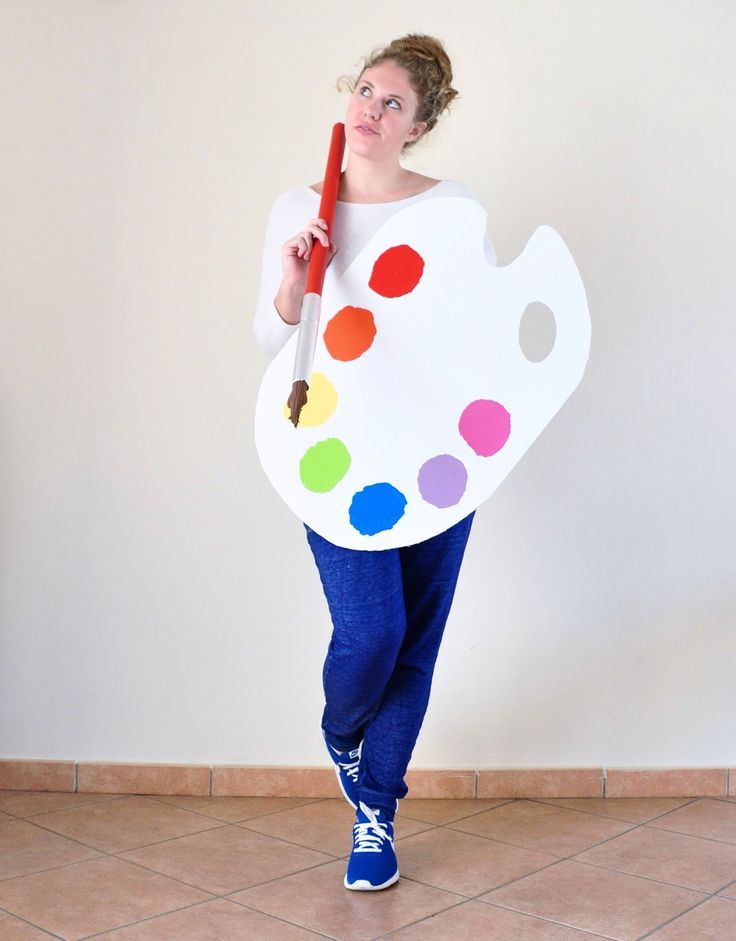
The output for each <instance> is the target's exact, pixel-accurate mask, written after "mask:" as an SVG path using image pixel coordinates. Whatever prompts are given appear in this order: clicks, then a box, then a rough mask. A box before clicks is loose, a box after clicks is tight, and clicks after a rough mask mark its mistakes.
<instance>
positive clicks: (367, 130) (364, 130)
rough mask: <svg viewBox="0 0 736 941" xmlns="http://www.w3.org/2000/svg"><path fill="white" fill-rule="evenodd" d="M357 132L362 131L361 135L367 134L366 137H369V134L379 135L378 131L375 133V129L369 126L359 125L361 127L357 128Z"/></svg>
mask: <svg viewBox="0 0 736 941" xmlns="http://www.w3.org/2000/svg"><path fill="white" fill-rule="evenodd" d="M355 130H356V131H360V133H361V134H365V135H366V137H367V136H368V135H369V134H376V133H378V132H377V131H374V130H373V128H371V127H368V125H367V124H359V125H358V126H357V127H356V128H355Z"/></svg>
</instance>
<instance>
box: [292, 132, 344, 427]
mask: <svg viewBox="0 0 736 941" xmlns="http://www.w3.org/2000/svg"><path fill="white" fill-rule="evenodd" d="M344 150H345V125H344V124H336V125H335V126H334V127H333V128H332V138H331V140H330V152H329V154H328V156H327V169H326V170H325V178H324V182H323V183H322V199H321V200H320V204H319V216H320V218H321V219H324V220H325V222H326V223H327V235H328V240H329V236H330V235H331V233H332V219H333V217H334V215H335V203H336V202H337V193H338V190H339V188H340V172H341V170H342V156H343V152H344ZM328 256H329V247H325V246H324V245H323V244H322V242H320V240H319V239H318V238H314V239H313V240H312V254H311V256H310V258H309V268H308V269H307V283H306V286H305V288H304V299H303V300H302V309H301V315H300V317H299V337H298V340H297V347H296V356H295V358H294V376H293V380H292V386H291V395H290V396H289V401H288V405H289V409H290V412H291V414H290V416H289V418H290V420H291V422H292V423H293V425H294V427H295V428H296V426H297V425H298V423H299V415H300V414H301V410H302V408H303V407H304V406H305V404H306V402H307V389H308V388H309V385H308V382H307V380H308V379H309V378H310V376H311V374H312V363H313V362H314V350H315V347H316V346H317V332H318V329H319V313H320V306H321V303H322V285H323V283H324V280H325V269H326V268H327V259H328Z"/></svg>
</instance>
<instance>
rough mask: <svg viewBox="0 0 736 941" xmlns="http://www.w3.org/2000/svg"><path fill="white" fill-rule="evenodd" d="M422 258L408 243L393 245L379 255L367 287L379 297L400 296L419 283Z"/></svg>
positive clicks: (422, 269) (422, 267)
mask: <svg viewBox="0 0 736 941" xmlns="http://www.w3.org/2000/svg"><path fill="white" fill-rule="evenodd" d="M423 271H424V259H423V258H422V256H421V255H420V254H419V253H418V252H415V251H414V249H413V248H410V246H409V245H394V246H393V248H387V249H386V251H385V252H384V253H383V254H382V255H379V256H378V258H377V259H376V263H375V264H374V265H373V272H372V273H371V279H370V281H369V282H368V287H369V288H371V289H372V290H373V291H375V292H376V294H380V295H381V297H401V296H402V294H408V293H409V292H410V291H413V290H414V288H415V287H416V286H417V284H419V279H420V278H421V277H422V272H423Z"/></svg>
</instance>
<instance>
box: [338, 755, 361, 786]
mask: <svg viewBox="0 0 736 941" xmlns="http://www.w3.org/2000/svg"><path fill="white" fill-rule="evenodd" d="M350 754H351V755H358V757H357V758H356V760H355V761H338V764H339V765H340V767H341V768H342V770H343V771H344V772H345V774H347V776H348V777H349V778H351V779H352V781H353V783H354V784H357V783H358V766H359V765H360V755H359V752H358V749H357V748H356V749H354V750H353V751H351V752H350Z"/></svg>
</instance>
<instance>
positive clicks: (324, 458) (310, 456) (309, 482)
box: [299, 438, 350, 493]
mask: <svg viewBox="0 0 736 941" xmlns="http://www.w3.org/2000/svg"><path fill="white" fill-rule="evenodd" d="M349 467H350V454H349V453H348V449H347V448H346V447H345V445H344V444H343V443H342V441H340V440H339V439H338V438H325V440H324V441H319V442H318V443H317V444H315V445H313V446H312V447H311V448H308V449H307V450H306V451H305V452H304V456H303V457H302V459H301V461H299V476H300V477H301V480H302V483H303V484H304V486H305V487H306V488H307V490H313V491H314V492H315V493H327V491H328V490H332V488H333V487H334V486H335V485H336V484H338V483H339V482H340V481H341V480H342V479H343V477H344V476H345V474H347V472H348V468H349Z"/></svg>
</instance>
